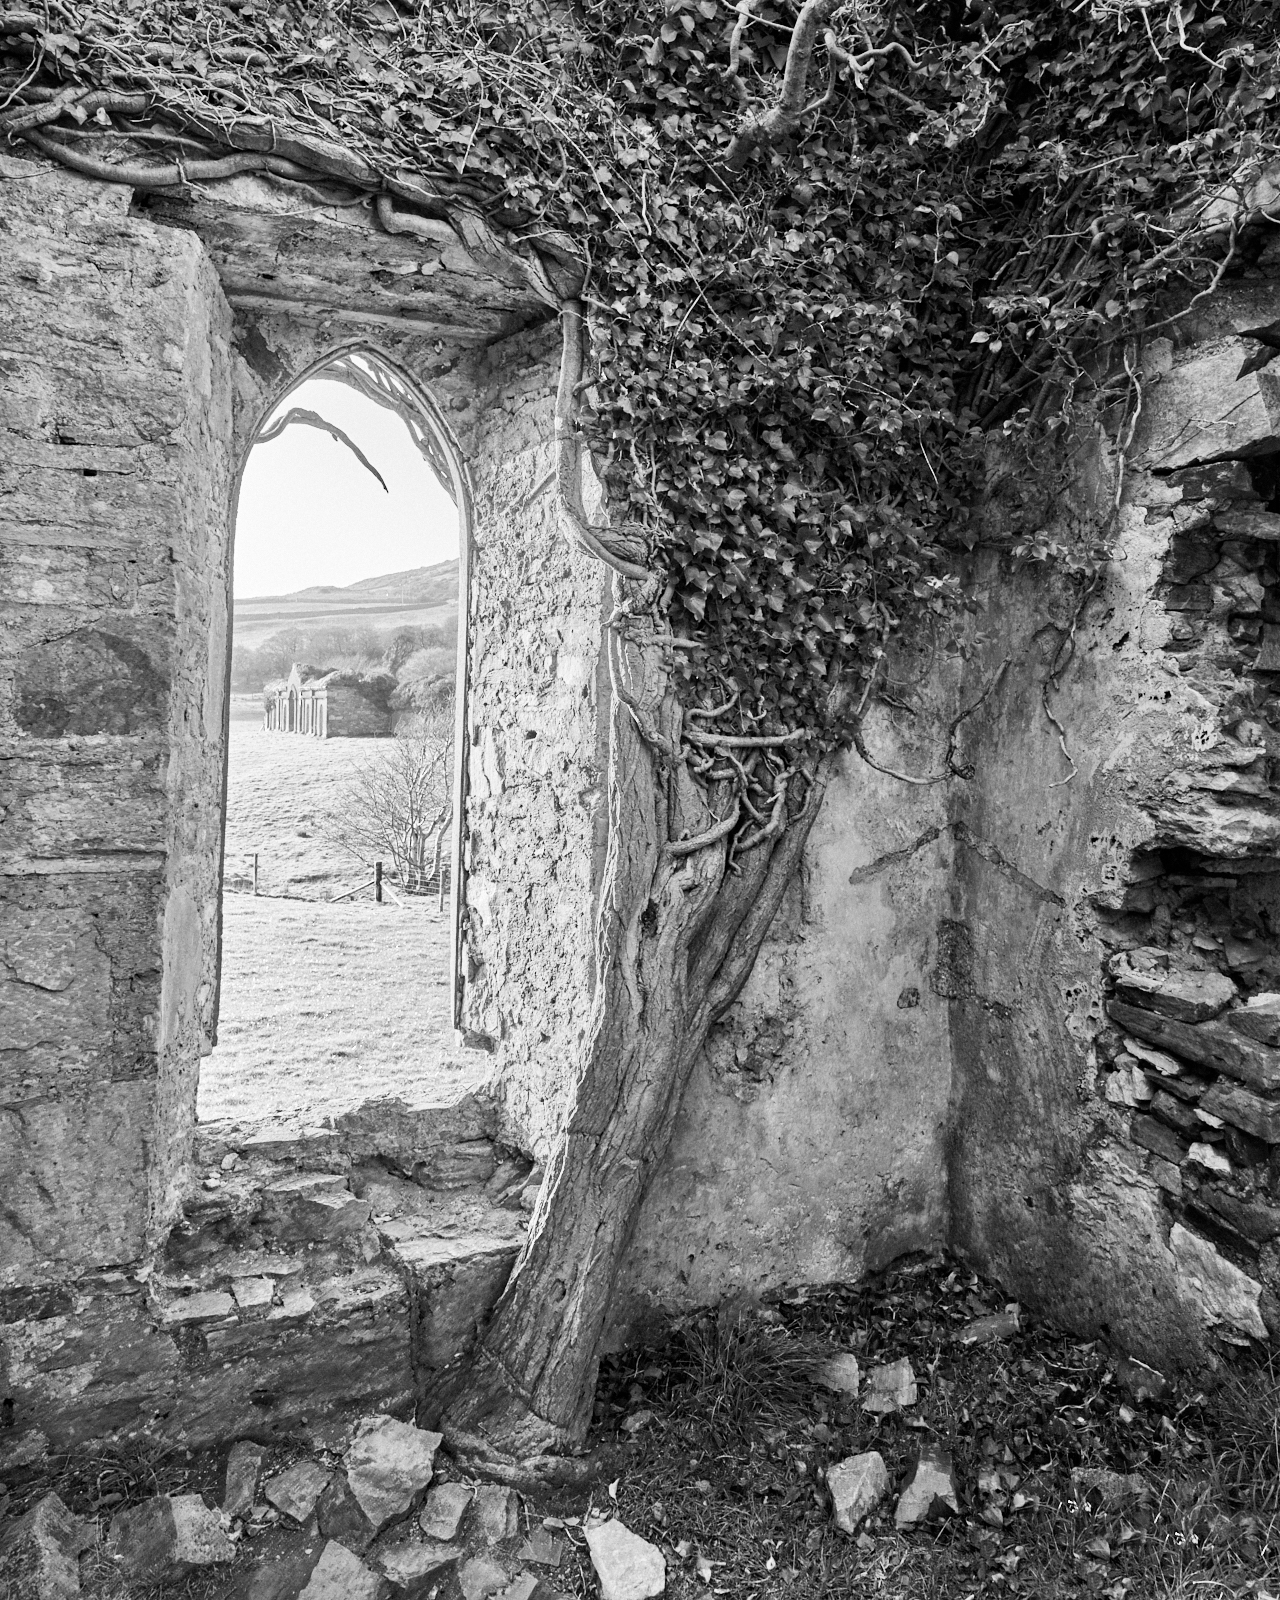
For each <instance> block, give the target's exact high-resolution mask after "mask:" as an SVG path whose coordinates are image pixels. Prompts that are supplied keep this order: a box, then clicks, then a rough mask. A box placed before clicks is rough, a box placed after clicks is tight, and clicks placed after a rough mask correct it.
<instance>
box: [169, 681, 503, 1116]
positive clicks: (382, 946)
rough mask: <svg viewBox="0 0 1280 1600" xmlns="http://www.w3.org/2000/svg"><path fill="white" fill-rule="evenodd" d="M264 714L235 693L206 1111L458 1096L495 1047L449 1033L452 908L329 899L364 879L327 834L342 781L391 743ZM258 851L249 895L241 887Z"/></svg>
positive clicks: (291, 1109) (313, 1108)
mask: <svg viewBox="0 0 1280 1600" xmlns="http://www.w3.org/2000/svg"><path fill="white" fill-rule="evenodd" d="M257 716H260V708H259V707H258V704H257V700H256V697H251V696H237V697H236V703H235V706H234V710H233V716H232V722H231V759H230V776H229V783H228V794H227V857H226V863H227V878H228V887H227V890H226V892H225V893H224V895H223V907H222V998H221V1006H220V1016H219V1022H218V1044H217V1048H216V1049H215V1050H214V1052H213V1054H212V1055H211V1056H210V1057H208V1059H207V1060H205V1061H204V1062H202V1064H201V1074H200V1091H199V1101H198V1113H199V1117H200V1120H201V1121H202V1122H210V1121H214V1120H221V1119H224V1118H230V1119H234V1120H235V1121H237V1122H241V1123H248V1122H265V1121H273V1122H274V1121H284V1122H297V1121H303V1122H306V1123H312V1124H314V1123H316V1122H319V1121H321V1120H323V1119H324V1118H325V1117H329V1116H335V1115H337V1114H338V1113H340V1112H342V1111H345V1110H349V1109H352V1108H354V1107H355V1106H358V1105H361V1104H363V1103H364V1102H365V1101H366V1100H373V1099H381V1098H384V1097H388V1096H394V1097H397V1098H399V1099H402V1100H404V1101H406V1102H407V1103H408V1104H410V1105H440V1104H443V1103H448V1102H451V1101H453V1100H455V1099H457V1098H458V1097H459V1096H460V1095H462V1094H464V1093H465V1092H466V1091H467V1090H469V1089H473V1088H476V1087H477V1086H478V1085H479V1084H480V1083H481V1082H483V1080H484V1078H485V1076H486V1075H487V1070H488V1059H487V1057H484V1056H481V1055H479V1054H477V1052H475V1051H472V1050H464V1049H461V1048H458V1047H457V1046H455V1044H454V1039H453V1022H452V1016H451V1013H450V1008H449V940H450V920H449V911H448V908H447V906H446V908H445V910H444V911H443V912H441V911H440V910H439V908H438V906H437V903H436V901H435V899H434V898H432V897H430V896H423V897H417V896H403V897H397V903H396V904H392V903H391V901H390V899H388V900H386V901H384V903H383V904H382V905H377V904H375V903H374V900H373V894H372V891H371V890H367V889H366V890H364V891H363V892H362V893H361V894H360V895H359V896H358V897H356V898H354V899H349V900H343V901H340V902H338V903H337V904H330V903H328V902H329V901H330V900H331V899H332V897H333V896H334V895H336V894H340V893H341V892H342V891H343V890H344V889H347V888H350V887H354V886H355V885H357V884H359V883H360V882H361V881H362V880H363V879H365V878H366V877H368V876H370V873H369V871H368V869H367V868H365V867H363V866H362V865H361V864H360V863H358V862H355V861H353V860H352V859H351V858H350V857H349V856H346V855H344V853H343V852H342V851H340V850H339V848H338V847H337V846H336V845H334V844H333V843H332V842H331V841H330V840H329V838H328V836H327V831H326V830H327V827H328V819H329V817H330V816H331V815H332V814H333V812H334V810H335V809H336V807H337V806H338V804H339V802H340V797H341V792H342V787H343V785H344V783H345V782H346V781H347V780H348V778H349V777H350V775H351V773H352V772H353V771H355V770H356V769H357V768H358V767H359V766H360V765H361V764H363V763H366V762H369V761H372V760H378V759H380V758H381V755H382V747H384V746H385V743H386V741H384V740H380V739H308V738H304V737H302V736H300V735H290V734H279V733H264V732H263V731H262V729H261V727H260V726H258V725H257V721H256V717H257ZM252 850H257V851H258V856H259V879H258V886H259V894H258V895H257V896H256V897H255V896H254V895H253V894H252V893H251V892H248V885H247V884H246V885H244V887H240V888H237V887H235V886H234V885H235V872H236V868H237V865H239V864H241V863H243V862H244V860H245V853H247V852H250V851H252Z"/></svg>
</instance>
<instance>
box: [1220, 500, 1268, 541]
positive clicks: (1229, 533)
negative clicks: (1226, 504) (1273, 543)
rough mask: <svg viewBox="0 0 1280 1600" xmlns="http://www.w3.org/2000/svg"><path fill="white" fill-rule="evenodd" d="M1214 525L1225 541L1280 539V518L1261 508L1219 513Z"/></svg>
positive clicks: (1246, 508)
mask: <svg viewBox="0 0 1280 1600" xmlns="http://www.w3.org/2000/svg"><path fill="white" fill-rule="evenodd" d="M1213 525H1214V528H1215V529H1216V530H1217V532H1218V533H1219V534H1220V535H1221V536H1222V537H1223V538H1224V539H1280V516H1277V515H1276V513H1275V512H1274V511H1264V510H1263V509H1262V508H1261V507H1259V508H1258V509H1257V510H1256V511H1255V510H1254V509H1253V508H1252V507H1251V506H1250V507H1245V508H1243V509H1237V510H1235V511H1219V513H1218V514H1217V516H1216V517H1214V519H1213Z"/></svg>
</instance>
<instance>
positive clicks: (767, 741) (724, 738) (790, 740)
mask: <svg viewBox="0 0 1280 1600" xmlns="http://www.w3.org/2000/svg"><path fill="white" fill-rule="evenodd" d="M684 737H685V738H686V739H688V740H690V741H691V743H693V744H706V745H710V746H711V747H712V749H715V750H771V749H776V748H777V747H778V746H779V745H784V744H800V743H802V742H803V741H804V740H806V739H808V738H810V737H811V734H810V731H809V729H808V728H793V729H792V731H791V732H790V733H707V732H706V731H705V730H704V729H702V728H686V729H685V730H684Z"/></svg>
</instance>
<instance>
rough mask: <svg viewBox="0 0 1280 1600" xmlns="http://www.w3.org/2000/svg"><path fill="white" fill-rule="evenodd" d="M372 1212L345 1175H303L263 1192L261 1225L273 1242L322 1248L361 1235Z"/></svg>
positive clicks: (295, 1175)
mask: <svg viewBox="0 0 1280 1600" xmlns="http://www.w3.org/2000/svg"><path fill="white" fill-rule="evenodd" d="M371 1210H372V1208H371V1206H370V1205H369V1202H368V1201H367V1200H360V1199H358V1198H357V1197H356V1196H355V1195H354V1194H352V1193H351V1191H350V1189H348V1188H347V1180H346V1178H345V1176H344V1175H343V1174H341V1173H332V1172H299V1173H294V1174H293V1175H292V1176H290V1177H288V1178H282V1179H280V1180H279V1182H277V1183H273V1184H271V1185H269V1186H268V1187H267V1188H266V1189H265V1190H263V1194H262V1211H261V1214H260V1216H259V1219H258V1222H259V1225H260V1226H261V1228H262V1231H263V1232H264V1233H265V1234H266V1235H267V1236H268V1237H270V1238H273V1239H280V1240H283V1241H285V1242H289V1243H297V1244H305V1243H309V1244H319V1243H323V1242H325V1241H327V1240H333V1239H340V1238H342V1237H343V1236H344V1235H345V1234H348V1233H356V1232H359V1230H360V1229H361V1228H363V1227H364V1225H365V1223H366V1222H368V1220H369V1215H370V1212H371Z"/></svg>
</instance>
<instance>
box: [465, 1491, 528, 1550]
mask: <svg viewBox="0 0 1280 1600" xmlns="http://www.w3.org/2000/svg"><path fill="white" fill-rule="evenodd" d="M519 1531H520V1500H519V1497H518V1496H517V1494H516V1492H515V1490H514V1489H507V1488H504V1487H503V1485H502V1484H498V1483H485V1484H481V1486H480V1487H479V1488H478V1489H477V1490H476V1495H475V1499H474V1501H473V1502H472V1505H471V1510H470V1512H469V1514H468V1516H467V1536H468V1537H469V1538H472V1539H480V1540H482V1541H483V1542H484V1543H485V1544H501V1543H502V1541H503V1540H504V1539H514V1538H515V1536H516V1534H517V1533H518V1532H519Z"/></svg>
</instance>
